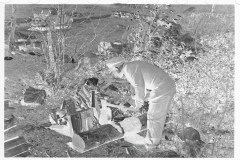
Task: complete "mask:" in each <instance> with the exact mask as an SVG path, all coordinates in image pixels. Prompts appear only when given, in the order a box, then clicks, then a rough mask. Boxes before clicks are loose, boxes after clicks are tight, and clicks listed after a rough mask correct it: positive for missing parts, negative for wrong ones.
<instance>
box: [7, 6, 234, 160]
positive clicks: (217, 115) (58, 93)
mask: <svg viewBox="0 0 240 160" xmlns="http://www.w3.org/2000/svg"><path fill="white" fill-rule="evenodd" d="M14 7H15V9H16V13H15V15H16V20H17V25H21V24H22V23H24V20H27V19H32V18H33V15H34V13H40V12H41V11H42V10H43V9H46V8H49V7H52V8H59V6H58V5H52V6H49V5H15V6H14ZM161 7H162V6H151V5H134V4H132V5H123V4H111V5H66V6H63V10H64V11H65V13H66V14H67V15H70V17H72V18H73V22H72V24H71V27H70V28H68V29H67V30H64V38H65V39H64V42H63V41H61V44H64V47H65V48H64V50H63V51H64V53H63V54H64V55H68V56H70V57H71V58H72V60H73V61H74V63H64V64H62V65H60V67H61V73H62V75H61V81H60V82H59V84H58V85H59V86H62V87H58V88H57V89H56V88H54V86H52V84H50V85H49V84H47V83H45V82H43V81H42V80H41V79H39V76H38V75H39V74H37V73H40V72H47V71H48V68H47V65H51V61H50V62H47V61H48V58H49V57H46V56H45V55H47V52H46V53H44V55H41V56H37V55H36V54H35V55H30V54H28V53H25V52H19V53H18V52H15V54H13V55H12V57H13V59H12V60H5V63H4V65H5V70H4V71H5V72H4V73H5V79H4V80H5V85H4V95H5V96H4V99H5V100H6V101H9V105H10V107H14V113H13V114H14V116H15V117H16V119H17V122H16V123H17V125H19V126H22V129H20V130H18V132H17V133H14V134H17V135H22V136H24V138H25V139H26V140H27V141H28V143H29V144H31V147H30V153H31V157H67V156H68V154H67V152H66V151H67V150H68V151H69V152H70V153H71V157H164V155H163V154H161V153H162V151H166V150H173V151H175V152H176V153H177V154H178V155H181V156H183V157H192V155H191V153H189V152H188V149H186V147H185V148H184V146H182V143H181V142H179V141H177V140H173V141H163V142H162V146H161V148H160V149H159V150H154V151H151V152H145V151H141V150H136V149H135V148H134V147H133V146H132V145H131V144H129V143H128V142H125V141H123V140H118V141H114V142H111V143H109V144H106V145H104V146H103V147H99V148H97V149H95V150H92V151H88V152H86V153H83V154H80V153H78V152H76V151H74V150H72V149H70V148H69V147H68V146H67V145H66V143H68V142H70V141H71V138H69V137H66V136H63V135H61V134H59V133H57V132H55V131H52V130H49V129H46V128H44V127H39V126H41V124H44V123H47V122H48V121H49V114H50V112H51V111H52V109H56V108H59V107H60V106H61V104H62V102H63V101H64V100H65V99H66V98H68V97H69V95H72V94H74V92H75V89H76V86H78V85H80V84H82V82H83V81H84V80H85V79H87V78H90V77H101V78H104V77H111V75H110V73H109V71H108V70H107V68H106V67H105V64H104V61H105V60H107V59H109V58H111V57H113V56H123V57H125V58H126V59H128V60H143V61H147V62H150V63H153V64H155V65H157V66H159V67H161V68H163V69H164V70H165V71H166V72H167V73H169V74H170V75H171V76H172V77H173V79H174V80H175V82H176V85H177V93H176V95H175V97H174V101H173V103H172V107H171V121H172V122H174V123H175V124H178V126H182V125H184V126H191V127H193V128H196V129H197V130H198V131H199V133H200V134H201V139H202V140H203V141H204V142H205V143H206V144H207V145H205V147H204V148H202V150H201V152H200V153H199V154H197V157H205V158H217V157H218V158H220V157H221V158H233V157H234V70H235V68H234V55H235V52H234V51H235V42H234V40H235V28H234V26H235V25H234V24H235V22H234V18H235V15H234V6H231V5H216V6H215V8H214V10H212V5H172V6H168V7H167V8H161ZM157 9H158V11H155V10H157ZM160 11H162V12H161V14H165V15H166V17H167V18H166V20H161V21H160V22H161V23H165V22H170V21H171V22H172V20H173V19H174V20H175V21H176V23H171V24H172V26H173V24H174V25H175V26H181V27H180V29H178V28H177V27H176V28H175V29H173V28H174V27H170V28H167V29H162V30H161V29H160V30H158V29H156V28H154V29H156V32H154V31H152V28H151V27H154V25H152V26H151V25H150V26H151V27H149V26H148V25H147V23H146V22H145V20H146V19H150V20H149V22H154V20H152V19H154V18H155V17H154V16H156V15H158V14H159V13H160ZM73 13H74V14H73ZM119 14H121V16H119ZM161 14H160V17H161ZM11 15H12V5H5V41H6V44H7V40H8V37H9V35H10V32H11V30H12V28H11V27H10V26H9V25H8V23H7V22H9V21H10V20H11ZM114 15H115V16H114ZM178 15H180V16H178ZM176 17H178V19H176ZM179 17H181V18H179ZM151 18H152V19H151ZM154 23H155V22H154ZM16 28H17V27H16ZM154 29H153V30H154ZM16 30H17V29H16ZM179 32H180V33H179ZM33 33H34V35H36V36H37V38H39V37H40V39H41V34H39V32H38V34H37V33H36V32H33ZM153 33H154V34H155V33H156V35H158V36H159V37H161V41H158V39H151V38H149V37H151V36H152V37H153V36H156V35H154V34H153ZM146 35H147V36H146ZM149 35H150V36H149ZM166 35H167V36H166ZM146 37H148V38H146ZM185 37H187V38H185ZM58 38H59V37H58V35H57V36H56V37H54V35H53V43H54V44H55V45H56V46H58V45H59V43H57V42H59V41H58V40H59V39H58ZM142 41H143V42H144V45H142V43H140V42H142ZM100 42H118V43H122V44H126V46H127V47H126V48H124V47H123V49H118V48H117V49H116V48H115V49H114V48H113V52H103V53H100V52H99V47H98V46H99V44H100ZM132 45H133V46H134V47H132ZM59 46H60V45H59ZM59 50H60V49H59ZM59 50H58V49H56V50H55V52H56V53H57V52H58V51H59ZM59 53H60V52H59ZM5 54H6V53H5ZM56 55H57V54H56ZM28 86H34V87H36V88H43V89H45V90H46V91H47V94H48V96H47V100H46V103H45V104H44V105H40V106H38V107H27V106H22V105H21V104H20V101H21V100H22V99H23V93H22V91H23V90H24V89H26V88H27V87H28ZM143 134H144V133H143ZM4 136H5V139H7V137H11V136H12V135H11V134H5V135H4ZM124 145H125V146H126V145H129V146H130V150H131V152H129V151H128V152H126V147H125V148H124V147H122V146H124ZM195 156H196V155H195Z"/></svg>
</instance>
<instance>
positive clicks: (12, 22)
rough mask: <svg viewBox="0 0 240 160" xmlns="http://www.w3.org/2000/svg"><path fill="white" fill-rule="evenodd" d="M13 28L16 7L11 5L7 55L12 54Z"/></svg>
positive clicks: (14, 26)
mask: <svg viewBox="0 0 240 160" xmlns="http://www.w3.org/2000/svg"><path fill="white" fill-rule="evenodd" d="M15 28H16V7H14V5H13V4H12V15H11V33H10V35H9V42H8V45H9V55H11V54H12V50H13V47H14V42H15V39H14V34H15Z"/></svg>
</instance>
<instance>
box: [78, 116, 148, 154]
mask: <svg viewBox="0 0 240 160" xmlns="http://www.w3.org/2000/svg"><path fill="white" fill-rule="evenodd" d="M137 118H139V120H140V122H141V124H142V128H141V130H140V131H139V132H137V133H140V132H142V131H145V130H146V129H147V114H146V113H145V114H142V115H141V116H139V117H137ZM133 134H134V133H133ZM78 135H79V136H80V137H81V138H82V139H83V140H84V142H85V149H84V151H83V153H84V152H87V151H90V150H92V149H95V148H98V147H100V146H102V145H104V144H107V143H109V142H112V141H116V140H119V139H122V138H124V134H123V133H120V132H119V131H118V130H117V129H116V128H114V127H113V126H112V125H111V124H106V125H102V126H100V127H99V128H97V129H94V130H91V131H86V132H82V133H78Z"/></svg>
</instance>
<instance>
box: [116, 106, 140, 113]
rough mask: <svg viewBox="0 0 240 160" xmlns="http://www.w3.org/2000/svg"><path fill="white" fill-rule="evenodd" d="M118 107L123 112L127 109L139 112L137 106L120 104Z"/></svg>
mask: <svg viewBox="0 0 240 160" xmlns="http://www.w3.org/2000/svg"><path fill="white" fill-rule="evenodd" d="M120 109H121V111H123V112H127V111H133V112H139V111H140V109H139V108H132V107H129V108H128V107H125V106H124V105H122V104H121V105H120Z"/></svg>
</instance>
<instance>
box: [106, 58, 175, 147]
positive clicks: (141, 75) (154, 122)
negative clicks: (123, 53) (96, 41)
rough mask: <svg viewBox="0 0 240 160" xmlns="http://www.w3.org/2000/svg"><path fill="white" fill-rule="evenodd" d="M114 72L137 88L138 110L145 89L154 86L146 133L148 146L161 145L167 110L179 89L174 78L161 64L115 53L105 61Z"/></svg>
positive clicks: (150, 99)
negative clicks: (132, 59) (128, 59)
mask: <svg viewBox="0 0 240 160" xmlns="http://www.w3.org/2000/svg"><path fill="white" fill-rule="evenodd" d="M106 65H107V67H108V68H109V69H110V70H111V72H112V73H113V74H114V76H117V77H119V78H125V79H127V80H128V81H129V82H130V83H131V85H132V86H133V87H134V89H135V106H136V110H139V109H140V108H141V107H142V105H143V103H144V100H145V99H144V97H145V94H146V90H147V89H148V90H151V92H150V97H149V99H148V100H149V110H148V113H147V136H146V138H145V142H144V143H145V146H146V147H147V148H153V147H155V146H158V145H159V143H160V140H161V137H162V131H163V128H164V123H165V119H166V116H167V112H168V110H169V107H170V103H171V101H172V99H173V96H174V94H175V92H176V86H175V82H174V81H173V80H172V78H171V77H170V76H169V75H168V74H167V73H166V72H164V71H163V70H162V69H161V68H159V67H157V66H155V65H153V64H150V63H147V62H143V61H132V62H126V61H125V59H124V58H121V57H115V58H112V59H110V60H107V61H106Z"/></svg>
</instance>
